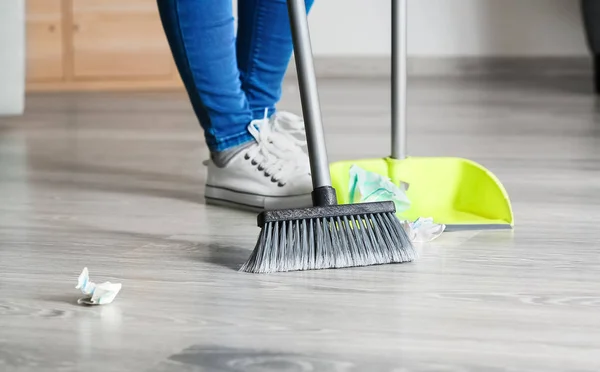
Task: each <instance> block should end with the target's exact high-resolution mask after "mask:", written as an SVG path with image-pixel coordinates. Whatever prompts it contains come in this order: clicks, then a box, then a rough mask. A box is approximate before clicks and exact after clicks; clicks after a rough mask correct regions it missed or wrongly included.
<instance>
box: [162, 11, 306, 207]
mask: <svg viewBox="0 0 600 372" xmlns="http://www.w3.org/2000/svg"><path fill="white" fill-rule="evenodd" d="M157 3H158V8H159V12H160V15H161V20H162V23H163V27H164V30H165V33H166V35H167V40H168V42H169V45H170V47H171V51H172V54H173V57H174V59H175V62H176V64H177V68H178V71H179V73H180V75H181V77H182V80H183V82H184V84H185V87H186V89H187V92H188V95H189V98H190V100H191V103H192V106H193V108H194V111H195V112H196V115H197V117H198V120H199V121H200V124H201V126H202V128H203V129H204V132H205V137H206V142H207V145H208V147H209V149H210V151H211V159H210V160H209V161H208V162H207V167H208V172H207V173H208V174H207V181H206V190H205V198H206V200H207V203H211V204H223V203H226V204H235V205H236V206H238V207H239V206H243V207H249V208H252V209H260V210H262V209H264V208H288V207H295V206H299V207H300V206H308V205H310V204H311V195H310V192H311V189H312V185H311V178H310V171H309V169H308V167H307V166H308V161H307V159H306V158H305V157H304V158H303V157H302V154H299V153H298V148H297V147H296V146H295V145H294V144H293V143H290V141H289V140H288V139H287V138H286V137H285V136H281V135H278V134H277V133H272V132H271V131H270V129H271V126H270V123H269V122H268V121H267V120H253V118H252V111H251V109H250V105H249V102H248V99H247V98H246V93H245V92H244V91H243V90H242V89H241V85H242V83H241V79H240V75H239V70H238V66H237V58H236V45H235V35H234V32H235V27H234V18H233V14H232V12H233V10H232V8H233V7H232V1H231V0H157Z"/></svg>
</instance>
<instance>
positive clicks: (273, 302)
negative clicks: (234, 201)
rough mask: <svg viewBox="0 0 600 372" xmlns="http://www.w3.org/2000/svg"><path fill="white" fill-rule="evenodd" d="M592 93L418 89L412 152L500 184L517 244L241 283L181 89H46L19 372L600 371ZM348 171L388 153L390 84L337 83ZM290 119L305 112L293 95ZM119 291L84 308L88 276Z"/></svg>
mask: <svg viewBox="0 0 600 372" xmlns="http://www.w3.org/2000/svg"><path fill="white" fill-rule="evenodd" d="M587 84H588V82H587V81H585V80H581V79H578V78H574V79H565V80H540V81H511V80H501V79H499V80H496V81H494V80H483V81H481V80H480V81H459V80H444V79H431V80H411V82H410V86H409V94H410V97H409V107H410V113H409V119H410V121H409V125H410V130H409V133H410V140H409V146H410V153H411V154H412V155H428V156H429V155H432V156H433V155H449V156H462V157H467V158H471V159H473V160H475V161H478V162H480V163H482V164H483V165H485V166H486V167H488V168H489V169H490V170H492V171H493V172H494V173H495V174H496V175H497V176H498V177H499V178H500V179H501V180H502V181H503V183H504V185H505V186H506V188H507V190H508V192H509V193H510V196H511V198H512V201H513V207H514V212H515V218H516V228H515V230H514V231H512V232H510V231H502V232H498V231H495V232H494V231H488V232H452V233H450V232H449V233H445V234H443V235H442V236H441V237H440V238H439V239H438V240H436V241H435V242H433V243H431V244H427V245H423V246H421V247H419V250H420V252H421V258H420V259H419V260H418V261H416V262H414V263H410V264H403V265H384V266H377V267H366V268H355V269H341V270H321V271H310V272H301V273H285V274H274V275H252V274H241V273H239V272H237V271H236V268H238V267H239V266H240V265H241V264H242V263H243V262H244V261H245V260H246V259H247V257H248V255H249V254H250V251H251V249H252V247H253V244H254V242H255V239H256V237H257V234H258V232H259V230H258V228H257V227H256V226H255V215H254V214H252V213H247V212H238V211H233V210H227V209H219V208H217V207H212V206H206V205H205V204H204V200H203V196H202V195H203V182H204V179H205V171H204V166H203V165H202V161H203V160H204V159H205V157H206V154H207V152H206V148H205V146H204V144H203V139H202V132H201V131H200V129H199V127H198V126H197V124H196V122H195V119H194V117H193V115H192V111H191V109H190V106H189V104H188V102H187V100H186V97H185V95H184V94H183V93H179V92H176V93H143V94H142V93H114V94H108V93H106V94H92V93H88V94H36V95H30V96H28V97H27V112H26V114H25V115H24V116H23V117H17V118H10V119H7V118H1V119H0V371H2V372H8V371H102V372H109V371H152V372H162V371H281V372H283V371H294V372H295V371H367V372H370V371H396V372H400V371H441V372H450V371H453V372H454V371H456V372H458V371H460V372H464V371H477V372H480V371H490V372H500V371H510V372H517V371H539V372H553V371H594V372H597V371H599V370H600V228H599V226H600V172H599V170H600V123H599V121H600V119H599V117H600V116H599V110H598V106H597V103H596V100H595V98H594V97H593V96H592V95H591V93H590V89H589V87H588V86H587ZM320 87H321V98H322V103H323V110H324V114H323V115H324V123H325V125H326V127H327V128H326V132H327V135H328V145H329V151H330V156H331V160H332V161H333V160H340V159H346V158H361V157H371V156H375V157H378V156H386V155H388V150H387V148H388V146H389V137H388V133H389V131H388V123H389V111H388V105H389V99H388V85H387V82H385V81H376V80H367V81H364V80H362V81H359V80H356V81H351V80H336V81H323V82H321V84H320ZM281 108H285V109H289V110H293V111H296V112H298V111H299V102H298V94H297V89H296V88H295V85H293V82H292V83H287V84H286V87H285V98H284V100H283V102H282V104H281ZM85 266H87V267H88V268H89V270H90V275H91V279H92V280H93V281H96V282H102V281H105V280H110V281H115V282H120V283H122V284H123V289H122V291H121V293H120V294H119V296H118V297H117V299H116V300H115V302H114V303H113V304H111V305H107V306H99V307H82V306H79V305H77V303H76V300H77V298H79V297H80V293H79V292H78V290H76V289H75V285H76V282H77V276H78V275H79V273H80V272H81V270H82V269H83V267H85Z"/></svg>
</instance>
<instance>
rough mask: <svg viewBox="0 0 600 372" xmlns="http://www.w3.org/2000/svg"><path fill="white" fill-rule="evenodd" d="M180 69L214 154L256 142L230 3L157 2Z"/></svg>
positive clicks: (217, 0)
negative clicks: (243, 87) (248, 129)
mask: <svg viewBox="0 0 600 372" xmlns="http://www.w3.org/2000/svg"><path fill="white" fill-rule="evenodd" d="M157 3H158V9H159V12H160V16H161V20H162V24H163V28H164V30H165V34H166V36H167V40H168V42H169V45H170V47H171V51H172V53H173V57H174V59H175V63H176V65H177V69H178V71H179V74H180V75H181V78H182V80H183V83H184V84H185V87H186V90H187V92H188V95H189V98H190V101H191V103H192V106H193V108H194V111H195V113H196V116H197V117H198V120H199V121H200V125H201V126H202V128H203V129H204V134H205V137H206V143H207V146H208V147H209V149H210V150H211V151H222V150H225V149H227V148H230V147H233V146H237V145H239V144H241V143H245V142H248V141H250V140H251V139H252V137H251V136H250V133H249V132H248V131H247V129H246V127H247V125H248V124H249V123H250V121H251V120H252V113H251V111H250V106H249V103H248V100H247V98H246V95H245V94H244V92H243V91H242V88H241V82H240V78H239V71H238V67H237V60H236V56H235V53H236V52H235V27H234V18H233V5H232V2H231V0H157Z"/></svg>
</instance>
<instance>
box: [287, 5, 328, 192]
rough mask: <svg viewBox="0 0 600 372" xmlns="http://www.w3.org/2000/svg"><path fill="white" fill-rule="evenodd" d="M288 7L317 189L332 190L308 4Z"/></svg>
mask: <svg viewBox="0 0 600 372" xmlns="http://www.w3.org/2000/svg"><path fill="white" fill-rule="evenodd" d="M287 5H288V12H289V17H290V26H291V30H292V39H293V42H294V56H295V60H296V70H297V74H298V84H299V86H300V99H301V101H302V114H303V116H304V122H305V128H306V142H307V147H308V154H309V159H310V169H311V173H312V181H313V188H314V189H317V188H321V187H331V175H330V173H329V160H328V158H327V149H326V148H325V134H324V131H323V123H322V119H321V105H320V103H319V92H318V91H317V78H316V76H315V68H314V65H313V56H312V48H311V41H310V33H309V29H308V20H307V16H306V5H305V4H304V0H287Z"/></svg>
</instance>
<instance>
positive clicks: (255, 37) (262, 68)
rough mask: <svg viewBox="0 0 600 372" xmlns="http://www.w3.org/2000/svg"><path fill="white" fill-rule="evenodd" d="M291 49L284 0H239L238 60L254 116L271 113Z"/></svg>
mask: <svg viewBox="0 0 600 372" xmlns="http://www.w3.org/2000/svg"><path fill="white" fill-rule="evenodd" d="M313 1H314V0H305V4H306V9H307V11H310V8H311V7H312V4H313ZM292 52H293V43H292V34H291V31H290V20H289V16H288V10H287V4H286V0H239V1H238V37H237V63H238V67H239V70H240V78H241V79H242V89H243V90H244V92H245V93H246V97H247V98H248V102H249V104H250V109H251V110H252V112H253V118H254V119H258V118H262V117H263V116H264V113H265V109H269V114H272V113H273V112H274V110H275V105H276V104H277V102H279V99H280V98H281V84H282V82H283V78H284V76H285V72H286V70H287V67H288V64H289V61H290V58H291V56H292Z"/></svg>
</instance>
